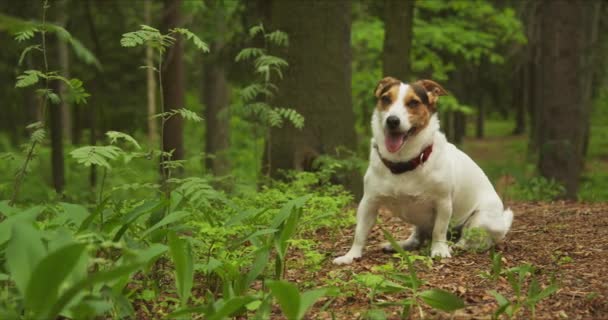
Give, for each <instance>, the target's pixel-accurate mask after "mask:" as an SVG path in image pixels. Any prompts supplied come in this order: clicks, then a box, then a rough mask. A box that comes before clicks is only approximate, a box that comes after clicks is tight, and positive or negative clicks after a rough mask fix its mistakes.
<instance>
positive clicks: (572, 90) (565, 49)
mask: <svg viewBox="0 0 608 320" xmlns="http://www.w3.org/2000/svg"><path fill="white" fill-rule="evenodd" d="M592 4H593V1H590V2H572V1H565V0H559V1H557V0H551V1H544V2H543V3H542V8H541V35H542V36H541V37H540V39H541V41H540V50H541V55H542V61H541V64H540V73H539V75H540V77H541V81H540V83H542V84H543V86H542V87H540V86H538V87H537V88H536V90H538V91H540V92H541V98H542V108H539V109H540V120H541V121H540V122H539V123H537V125H540V124H541V123H542V127H543V130H542V131H539V133H540V136H539V138H540V139H539V142H540V145H539V147H540V157H539V162H538V166H539V170H540V172H541V174H542V175H543V176H545V177H547V178H551V179H555V180H557V181H558V182H560V183H562V184H563V185H564V186H565V187H566V194H565V196H566V197H567V198H570V199H576V194H577V191H578V187H579V177H580V173H581V171H582V168H583V157H582V154H583V152H582V151H583V145H584V135H585V124H586V123H587V122H586V121H587V119H585V118H586V117H588V112H586V110H588V108H589V106H588V104H589V103H590V101H591V100H590V96H589V94H590V92H589V90H586V88H585V85H586V83H587V81H589V77H590V76H591V75H592V73H590V72H585V71H586V70H587V67H588V65H586V62H587V61H588V60H589V59H587V57H589V54H590V52H591V51H593V50H592V48H587V46H586V41H585V37H584V36H581V35H585V32H588V26H589V24H590V20H592V19H589V16H588V15H589V12H590V11H589V10H587V9H588V6H589V5H592Z"/></svg>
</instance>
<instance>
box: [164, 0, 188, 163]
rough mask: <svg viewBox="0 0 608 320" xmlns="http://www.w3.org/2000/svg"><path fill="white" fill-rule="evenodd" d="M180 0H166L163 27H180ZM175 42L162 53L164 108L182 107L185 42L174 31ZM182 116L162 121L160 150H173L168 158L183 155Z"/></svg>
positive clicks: (168, 109)
mask: <svg viewBox="0 0 608 320" xmlns="http://www.w3.org/2000/svg"><path fill="white" fill-rule="evenodd" d="M181 4H182V1H181V0H165V12H164V15H163V26H164V28H163V30H164V32H167V31H168V30H169V29H171V28H176V27H181V23H182V21H181V20H182V16H181V11H180V8H181ZM174 37H175V39H176V40H175V44H174V45H173V46H172V47H171V48H169V50H167V52H166V53H165V61H164V63H163V70H162V81H163V88H162V89H163V95H164V106H165V110H164V111H165V112H167V111H170V110H171V109H181V108H183V107H184V99H185V97H184V95H185V93H184V64H183V60H184V44H183V40H182V36H181V35H174ZM183 131H184V125H183V119H182V118H181V117H180V116H173V117H171V118H170V119H169V120H167V121H166V122H165V125H164V134H163V151H165V152H172V156H171V160H182V159H184V140H183Z"/></svg>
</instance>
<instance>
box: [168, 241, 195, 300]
mask: <svg viewBox="0 0 608 320" xmlns="http://www.w3.org/2000/svg"><path fill="white" fill-rule="evenodd" d="M169 252H170V253H171V256H172V258H173V261H174V263H175V283H176V287H177V293H178V294H179V297H180V299H181V305H182V306H186V305H187V304H188V299H189V298H190V295H191V291H192V285H193V281H194V262H193V258H192V246H191V245H190V242H189V241H188V240H187V239H180V238H178V236H177V235H176V234H175V232H170V233H169Z"/></svg>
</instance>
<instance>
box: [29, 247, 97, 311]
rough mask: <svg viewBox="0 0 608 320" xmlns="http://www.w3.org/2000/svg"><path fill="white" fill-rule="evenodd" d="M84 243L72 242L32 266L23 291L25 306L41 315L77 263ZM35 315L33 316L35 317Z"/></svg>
mask: <svg viewBox="0 0 608 320" xmlns="http://www.w3.org/2000/svg"><path fill="white" fill-rule="evenodd" d="M85 247H86V245H84V244H81V243H74V244H70V245H67V246H64V247H62V248H60V249H58V250H56V251H55V252H52V253H50V254H49V255H47V256H46V257H44V259H42V260H41V261H40V263H39V264H38V265H37V266H36V267H35V268H34V270H33V272H32V277H31V281H30V282H29V283H28V286H27V290H26V293H25V299H24V300H25V307H26V308H27V309H28V311H29V312H33V313H34V314H35V315H37V316H42V315H44V314H47V313H48V311H50V309H51V307H52V306H53V304H54V303H55V302H56V301H57V297H58V295H59V289H60V286H61V284H62V283H63V282H64V280H65V279H66V278H67V277H68V276H69V275H70V273H71V272H72V270H74V267H75V266H76V265H77V264H78V262H79V260H80V257H81V256H82V254H83V253H84V251H85ZM37 316H35V317H34V318H36V317H37Z"/></svg>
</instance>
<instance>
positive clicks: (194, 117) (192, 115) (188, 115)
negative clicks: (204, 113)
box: [153, 108, 203, 122]
mask: <svg viewBox="0 0 608 320" xmlns="http://www.w3.org/2000/svg"><path fill="white" fill-rule="evenodd" d="M175 115H179V116H181V117H182V118H183V119H184V120H190V121H194V122H201V121H203V118H201V117H200V116H199V115H198V114H197V113H196V112H194V111H192V110H188V109H186V108H180V109H171V110H170V111H167V112H162V113H157V114H155V115H154V116H153V117H154V118H162V119H164V120H168V119H169V118H171V117H173V116H175Z"/></svg>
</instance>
